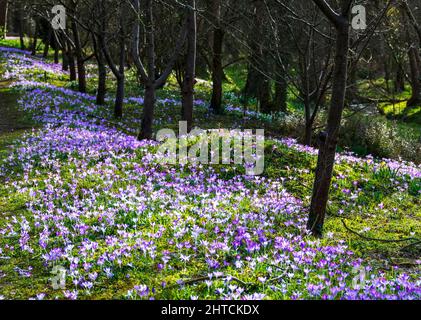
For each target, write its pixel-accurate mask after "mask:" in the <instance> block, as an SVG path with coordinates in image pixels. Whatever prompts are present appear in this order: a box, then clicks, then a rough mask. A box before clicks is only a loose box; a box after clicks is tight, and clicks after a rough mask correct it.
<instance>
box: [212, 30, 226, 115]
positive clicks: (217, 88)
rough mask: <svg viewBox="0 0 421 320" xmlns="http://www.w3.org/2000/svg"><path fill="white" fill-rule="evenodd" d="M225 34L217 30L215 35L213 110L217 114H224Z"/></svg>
mask: <svg viewBox="0 0 421 320" xmlns="http://www.w3.org/2000/svg"><path fill="white" fill-rule="evenodd" d="M223 39H224V32H223V30H222V29H219V28H218V29H216V30H215V31H214V34H213V62H212V82H213V84H212V100H211V104H210V108H211V110H212V111H213V112H214V113H216V114H221V113H222V78H223V75H224V70H223V68H222V44H223Z"/></svg>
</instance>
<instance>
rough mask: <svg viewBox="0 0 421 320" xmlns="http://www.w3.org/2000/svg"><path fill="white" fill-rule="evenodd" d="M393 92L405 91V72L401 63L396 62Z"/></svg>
mask: <svg viewBox="0 0 421 320" xmlns="http://www.w3.org/2000/svg"><path fill="white" fill-rule="evenodd" d="M394 89H395V93H401V92H403V91H405V72H404V71H403V67H402V65H400V64H398V65H397V69H396V77H395V88H394Z"/></svg>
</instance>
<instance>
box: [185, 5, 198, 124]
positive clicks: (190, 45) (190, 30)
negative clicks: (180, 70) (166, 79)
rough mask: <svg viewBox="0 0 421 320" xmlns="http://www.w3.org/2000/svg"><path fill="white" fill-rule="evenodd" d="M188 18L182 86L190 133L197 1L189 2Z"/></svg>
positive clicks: (194, 68) (194, 73)
mask: <svg viewBox="0 0 421 320" xmlns="http://www.w3.org/2000/svg"><path fill="white" fill-rule="evenodd" d="M189 6H190V8H189V9H188V17H187V56H186V70H185V75H184V81H183V85H182V119H183V120H184V121H187V130H188V132H190V130H191V128H192V122H193V104H194V85H195V77H196V33H197V29H196V28H197V27H196V11H195V10H196V1H195V0H190V1H189Z"/></svg>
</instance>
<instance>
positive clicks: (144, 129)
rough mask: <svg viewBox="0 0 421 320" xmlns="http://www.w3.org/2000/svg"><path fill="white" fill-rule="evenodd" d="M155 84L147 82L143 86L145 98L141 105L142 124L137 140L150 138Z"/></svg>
mask: <svg viewBox="0 0 421 320" xmlns="http://www.w3.org/2000/svg"><path fill="white" fill-rule="evenodd" d="M155 99H156V98H155V86H154V84H153V83H148V84H146V86H145V99H144V106H143V118H142V126H141V130H140V134H139V140H144V139H148V140H150V139H152V125H153V118H154V109H155Z"/></svg>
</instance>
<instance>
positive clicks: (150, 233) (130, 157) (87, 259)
mask: <svg viewBox="0 0 421 320" xmlns="http://www.w3.org/2000/svg"><path fill="white" fill-rule="evenodd" d="M0 55H3V57H5V58H6V60H7V63H8V67H7V70H8V71H7V72H8V73H7V77H8V78H11V79H17V80H19V81H17V82H16V83H15V87H16V88H19V90H21V92H22V97H21V99H20V101H19V105H20V107H21V108H22V109H23V110H26V111H27V112H28V113H30V114H31V115H32V116H33V118H34V120H35V121H37V122H39V123H42V124H43V126H42V128H40V129H39V130H33V131H32V132H30V133H27V134H25V136H23V137H22V139H21V140H20V141H18V142H17V143H16V145H15V146H14V147H13V150H12V151H11V152H10V154H9V156H7V157H6V158H5V159H4V160H3V161H2V162H1V163H0V178H1V179H2V181H4V185H3V186H2V187H1V189H2V190H3V191H4V192H7V194H9V195H14V197H20V198H22V199H24V207H25V210H24V211H23V212H21V213H19V214H18V215H14V214H6V213H2V212H0V258H1V259H0V266H1V263H3V262H5V261H6V262H7V261H8V260H9V259H12V260H13V259H15V260H13V261H16V259H18V258H19V259H18V260H19V261H29V262H25V263H23V262H22V264H21V265H16V266H15V267H14V269H13V271H12V272H15V273H16V274H17V275H18V277H21V278H28V279H29V280H30V279H32V278H34V277H36V276H37V275H39V274H42V275H43V276H44V277H45V279H48V277H49V276H50V272H51V270H52V268H53V267H54V266H63V267H64V268H65V269H66V270H67V273H66V278H65V280H66V287H65V288H64V289H62V290H53V289H52V288H51V284H50V283H49V282H46V283H45V287H44V288H40V289H37V290H38V291H37V292H36V294H34V295H33V296H31V297H27V298H36V299H44V298H45V299H54V298H60V299H62V298H68V299H86V298H104V297H105V298H119V299H167V298H175V299H190V298H191V299H197V298H199V299H204V298H217V299H264V298H267V299H420V298H421V278H420V272H419V269H418V271H416V270H415V271H413V272H410V273H408V272H404V271H401V270H400V269H399V268H397V267H395V268H393V270H392V271H390V270H388V271H379V270H376V269H374V268H373V267H372V266H370V265H367V264H366V263H365V262H364V261H363V260H362V259H359V258H357V257H356V256H355V254H354V253H353V252H352V251H351V250H349V249H348V248H347V245H346V243H345V241H343V240H335V239H334V237H329V236H328V237H327V238H326V239H323V240H319V239H314V238H312V237H310V236H309V235H307V234H306V230H305V223H306V215H307V212H306V209H305V206H304V205H303V202H302V200H300V199H298V198H296V197H294V196H292V195H291V194H290V193H289V192H288V191H287V190H286V189H285V188H284V186H283V182H282V179H281V178H279V179H269V178H265V177H247V176H244V175H241V174H240V172H239V169H238V168H236V167H228V166H225V167H222V168H213V167H211V166H200V165H197V166H178V167H175V166H162V165H160V164H159V161H158V160H159V159H158V158H159V155H158V154H157V153H156V149H157V145H156V143H155V142H152V141H137V140H136V139H135V138H134V137H133V136H131V135H128V134H126V133H123V132H121V131H119V130H118V129H115V128H113V127H112V126H110V125H109V123H108V122H106V121H102V120H100V119H98V118H93V117H90V114H92V113H93V112H94V109H95V108H97V107H96V106H95V105H94V101H93V98H92V97H90V96H89V95H84V94H79V93H75V92H73V91H70V90H67V89H63V88H59V87H54V86H52V85H46V84H43V85H41V84H39V83H36V82H31V81H27V80H25V79H28V73H27V70H26V69H25V68H23V67H21V66H22V65H24V66H27V65H30V64H31V63H32V65H33V67H32V68H31V69H42V70H44V71H45V72H52V73H59V72H60V71H59V70H58V69H57V66H55V65H51V64H48V63H46V62H40V61H38V60H33V59H32V58H31V57H30V56H28V55H27V54H26V53H25V52H16V51H11V50H9V49H5V48H2V49H1V50H0ZM16 65H18V67H16ZM29 78H30V77H29ZM31 80H33V79H31ZM129 99H130V98H129ZM137 99H139V98H137ZM138 102H139V104H141V101H138ZM175 103H176V102H174V101H173V102H172V103H169V105H170V106H171V105H173V104H175ZM165 104H166V102H165V101H161V102H160V105H165ZM276 144H277V145H279V146H283V147H287V148H291V149H294V150H296V151H299V152H302V153H308V154H310V155H311V154H314V153H315V152H316V151H315V150H314V149H311V148H306V147H303V146H300V145H299V144H297V143H296V142H295V141H293V140H290V139H285V140H282V141H278V142H277V143H276ZM339 161H340V162H346V163H358V165H361V166H369V167H370V168H371V170H373V171H376V170H380V169H381V168H383V167H385V166H387V167H389V168H390V169H392V170H396V172H397V175H398V176H400V177H401V178H396V187H397V188H401V189H402V190H408V188H409V185H410V181H411V179H414V178H419V177H420V176H421V169H420V168H419V167H417V166H415V165H413V164H410V163H400V162H397V161H383V162H376V161H374V160H373V159H371V158H368V159H360V158H356V157H354V156H352V155H346V154H344V155H341V156H340V157H339ZM402 181H403V182H402ZM405 181H406V182H405ZM349 193H350V195H349V197H348V201H350V202H351V200H350V199H351V197H352V193H353V192H351V191H350V192H349ZM0 270H2V269H0ZM8 270H10V269H8ZM35 271H36V272H35ZM9 272H10V271H9ZM361 272H364V273H365V274H366V275H367V276H366V278H365V279H363V280H361V281H360V282H359V283H358V285H355V283H354V282H355V279H358V278H359V277H360V274H361ZM2 276H3V277H6V276H7V274H6V271H0V278H1V277H2ZM0 297H2V298H5V299H8V298H12V295H11V294H10V292H2V291H1V287H0Z"/></svg>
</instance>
